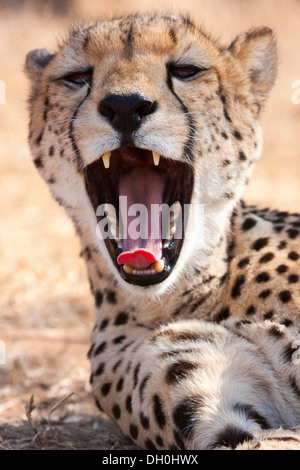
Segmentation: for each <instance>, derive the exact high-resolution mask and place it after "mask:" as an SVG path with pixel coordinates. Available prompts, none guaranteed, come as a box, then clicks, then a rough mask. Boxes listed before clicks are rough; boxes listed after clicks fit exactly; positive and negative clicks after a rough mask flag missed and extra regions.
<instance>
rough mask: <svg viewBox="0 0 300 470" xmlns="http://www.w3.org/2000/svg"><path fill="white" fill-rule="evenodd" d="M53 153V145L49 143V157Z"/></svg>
mask: <svg viewBox="0 0 300 470" xmlns="http://www.w3.org/2000/svg"><path fill="white" fill-rule="evenodd" d="M53 155H54V147H53V145H51V147H50V148H49V157H53Z"/></svg>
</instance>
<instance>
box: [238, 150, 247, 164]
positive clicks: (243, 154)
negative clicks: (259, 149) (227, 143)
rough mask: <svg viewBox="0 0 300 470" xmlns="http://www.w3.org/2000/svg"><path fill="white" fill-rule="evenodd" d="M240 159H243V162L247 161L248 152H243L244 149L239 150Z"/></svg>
mask: <svg viewBox="0 0 300 470" xmlns="http://www.w3.org/2000/svg"><path fill="white" fill-rule="evenodd" d="M239 160H241V161H242V162H245V161H246V160H247V157H246V154H245V152H243V150H240V152H239Z"/></svg>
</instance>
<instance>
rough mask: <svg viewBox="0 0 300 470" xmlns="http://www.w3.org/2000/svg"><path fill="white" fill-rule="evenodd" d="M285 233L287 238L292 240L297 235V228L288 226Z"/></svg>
mask: <svg viewBox="0 0 300 470" xmlns="http://www.w3.org/2000/svg"><path fill="white" fill-rule="evenodd" d="M286 233H287V234H288V236H289V238H291V239H292V240H293V239H294V238H296V237H298V235H299V230H296V229H295V228H289V229H288V230H287V231H286Z"/></svg>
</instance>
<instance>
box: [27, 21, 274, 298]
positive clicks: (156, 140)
mask: <svg viewBox="0 0 300 470" xmlns="http://www.w3.org/2000/svg"><path fill="white" fill-rule="evenodd" d="M275 50H276V47H275V41H274V38H273V35H272V32H271V31H270V30H269V29H267V28H262V29H256V30H252V31H250V32H249V33H246V34H244V35H242V36H240V37H238V38H237V40H236V41H234V42H233V43H232V44H231V46H230V47H229V48H224V47H221V46H220V45H219V44H217V43H216V42H215V41H214V40H212V39H211V38H209V37H208V36H207V35H206V34H204V33H203V32H202V31H201V30H199V29H198V28H196V27H195V26H194V25H192V24H191V23H190V22H189V21H187V20H186V19H184V18H174V17H168V18H166V17H156V18H150V17H140V16H136V17H129V18H126V19H121V20H120V19H117V20H113V21H111V22H106V21H100V22H97V23H95V24H93V25H90V26H88V27H86V28H85V29H79V30H76V31H73V33H72V34H71V36H70V37H69V38H68V39H67V40H66V41H65V43H64V44H63V45H62V46H60V48H59V50H58V51H57V52H56V53H54V54H50V53H48V52H47V51H45V50H41V51H33V52H31V53H30V54H29V55H28V58H27V70H28V71H29V74H30V75H31V77H32V79H33V87H32V96H31V134H30V144H31V148H32V151H33V154H34V157H35V163H36V165H37V166H38V168H39V169H40V171H41V173H42V175H43V177H44V178H45V179H46V180H47V182H48V183H49V185H50V187H51V190H52V192H53V194H54V196H55V197H56V199H58V200H59V201H60V202H61V203H62V204H63V205H64V206H65V207H66V208H67V211H68V212H69V214H70V216H71V217H72V218H73V220H76V222H77V224H78V225H79V227H80V230H81V232H84V236H85V237H87V239H88V240H89V241H90V242H91V243H92V244H93V246H96V247H97V249H99V248H100V251H101V252H102V254H103V256H104V257H105V258H106V260H107V263H108V265H109V267H110V269H111V270H112V271H113V272H114V274H115V275H116V277H117V278H120V277H121V278H122V281H121V282H122V283H123V284H124V285H128V284H136V285H141V286H153V288H154V289H156V290H159V286H160V285H168V284H172V283H173V284H174V282H175V281H176V279H179V276H178V275H179V273H181V275H182V272H186V273H188V272H189V270H191V268H193V269H194V268H195V266H196V267H197V263H198V268H201V267H203V266H201V263H202V257H201V253H204V252H209V251H210V250H211V249H212V248H213V247H214V246H216V244H217V243H218V242H219V241H220V237H221V233H224V230H226V226H227V224H228V218H229V214H230V213H231V212H232V210H233V207H234V204H235V203H236V201H237V199H238V198H240V196H241V193H242V190H243V188H244V186H245V183H246V181H247V178H248V176H249V173H250V169H251V167H252V166H253V163H254V162H255V161H256V160H257V158H258V157H259V154H260V147H261V137H260V128H259V125H258V123H257V118H258V115H259V112H260V109H261V107H262V104H263V102H264V100H265V99H266V97H267V95H268V94H269V91H270V89H271V88H272V86H273V84H274V80H275V75H276V51H275ZM191 203H192V204H193V205H194V207H199V205H201V207H203V208H204V218H203V224H202V223H200V222H199V221H198V219H197V215H196V216H195V212H193V211H192V212H190V213H189V216H188V217H186V219H184V217H183V216H184V209H185V205H189V204H191ZM135 204H138V205H139V206H134V205H135ZM164 204H165V205H166V206H167V207H171V208H173V218H172V217H171V219H167V223H166V225H165V226H164V227H163V225H164V224H165V222H164V221H163V220H162V219H163V216H162V212H161V211H159V210H157V208H159V207H162V205H164ZM141 205H142V206H143V207H144V208H146V210H147V215H146V216H145V214H142V212H141V211H142V209H141V208H140V207H141ZM133 206H134V208H132V207H133ZM181 211H182V212H181ZM196 213H197V212H196ZM191 214H193V215H191ZM142 215H144V219H139V217H140V216H142ZM125 219H126V221H127V222H126V223H125V222H124V220H125ZM164 220H165V219H164ZM180 220H182V224H181V225H180V224H179V221H180ZM116 221H119V224H118V223H116ZM141 221H142V223H140V224H139V222H141ZM97 222H98V225H97ZM104 222H105V223H106V222H107V226H106V230H107V229H108V233H109V236H108V237H106V239H105V240H103V239H102V238H104V237H103V233H102V235H101V236H99V235H100V234H101V230H100V228H99V227H104V226H105V224H104ZM183 222H187V223H185V224H184V223H183ZM195 222H196V223H195ZM126 225H127V228H126ZM179 225H180V227H181V228H182V230H181V232H180V231H179V232H178V227H179ZM146 226H147V227H146ZM145 228H146V232H145V231H143V230H144V229H145ZM176 230H177V232H176ZM174 232H175V234H174ZM176 234H177V236H175V235H176ZM176 273H177V274H176Z"/></svg>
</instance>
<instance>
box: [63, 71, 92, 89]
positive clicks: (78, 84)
mask: <svg viewBox="0 0 300 470" xmlns="http://www.w3.org/2000/svg"><path fill="white" fill-rule="evenodd" d="M91 79H92V71H91V70H86V71H84V72H75V73H71V74H69V75H65V76H64V77H62V78H61V79H60V81H61V82H62V83H64V84H65V85H68V86H71V87H73V88H82V87H83V86H85V85H88V84H89V83H90V81H91Z"/></svg>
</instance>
